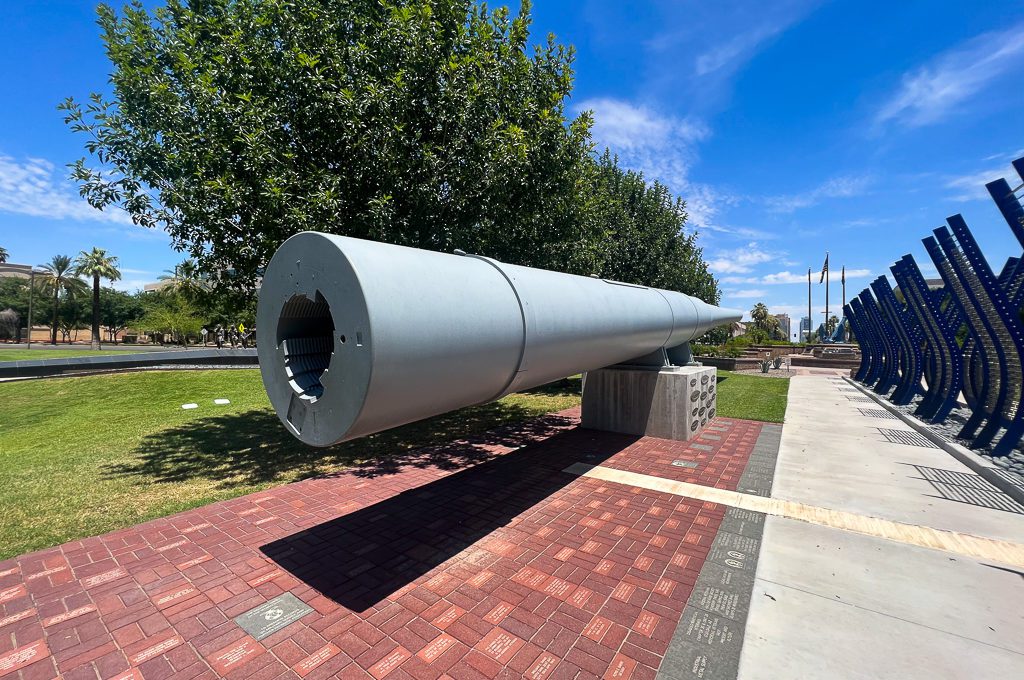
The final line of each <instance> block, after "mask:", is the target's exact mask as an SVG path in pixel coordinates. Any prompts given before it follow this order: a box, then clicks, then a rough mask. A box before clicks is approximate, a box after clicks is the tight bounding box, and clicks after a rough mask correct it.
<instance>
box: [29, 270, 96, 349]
mask: <svg viewBox="0 0 1024 680" xmlns="http://www.w3.org/2000/svg"><path fill="white" fill-rule="evenodd" d="M39 267H40V268H41V269H42V273H40V274H37V275H36V282H37V285H38V286H39V288H40V290H42V291H43V292H44V293H45V294H48V295H50V296H51V298H52V300H53V320H52V322H51V324H50V343H51V344H53V345H56V344H57V329H58V322H59V315H60V302H61V297H69V298H75V297H78V296H81V295H84V294H85V292H86V291H87V290H88V287H87V286H86V285H85V281H83V280H82V279H80V278H78V277H77V276H76V275H75V271H74V262H73V260H72V259H71V258H70V257H69V256H67V255H54V256H53V258H52V259H51V260H50V261H49V262H47V263H46V264H41V265H39ZM29 332H30V333H31V329H30V330H29Z"/></svg>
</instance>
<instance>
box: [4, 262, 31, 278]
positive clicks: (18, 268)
mask: <svg viewBox="0 0 1024 680" xmlns="http://www.w3.org/2000/svg"><path fill="white" fill-rule="evenodd" d="M30 276H32V265H30V264H14V263H13V262H4V263H3V264H0V278H14V279H27V278H29V277H30Z"/></svg>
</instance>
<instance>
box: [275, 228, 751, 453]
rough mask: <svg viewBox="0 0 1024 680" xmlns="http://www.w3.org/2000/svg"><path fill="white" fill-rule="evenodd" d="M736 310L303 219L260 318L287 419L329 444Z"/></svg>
mask: <svg viewBox="0 0 1024 680" xmlns="http://www.w3.org/2000/svg"><path fill="white" fill-rule="evenodd" d="M740 316H741V312H739V311H734V310H727V309H721V308H718V307H714V306H712V305H708V304H706V303H704V302H702V301H700V300H697V299H695V298H691V297H689V296H687V295H683V294H681V293H676V292H671V291H664V290H658V289H655V288H647V287H644V286H634V285H629V284H623V283H617V282H614V281H606V280H603V279H598V278H592V277H585V276H574V275H571V274H561V273H558V272H552V271H546V270H541V269H531V268H529V267H520V266H516V265H509V264H504V263H501V262H497V261H495V260H491V259H488V258H483V257H478V256H472V255H470V256H463V255H449V254H445V253H435V252H431V251H426V250H418V249H415V248H405V247H402V246H395V245H389V244H383V243H376V242H373V241H364V240H360V239H353V238H347V237H344V236H333V235H328V234H320V233H315V232H306V233H302V234H297V235H295V236H293V237H291V238H289V239H288V240H287V241H285V243H284V244H283V245H282V246H281V248H280V249H279V250H278V251H277V253H276V254H275V255H274V257H273V258H272V259H271V261H270V264H269V265H268V267H267V271H266V274H265V276H264V279H263V284H262V288H261V291H260V302H259V312H258V321H257V324H256V327H257V339H258V346H259V355H260V370H261V372H262V374H263V383H264V386H265V387H266V389H267V393H268V394H269V396H270V400H271V402H272V403H273V405H274V408H275V409H276V411H277V413H278V415H279V416H280V418H281V420H282V422H284V424H285V426H286V427H287V428H288V429H289V430H290V431H291V432H292V433H293V434H295V435H296V436H297V437H298V438H299V439H301V440H302V441H304V442H306V443H308V444H312V445H315V446H328V445H330V444H334V443H336V442H340V441H345V440H349V439H354V438H356V437H360V436H364V435H367V434H372V433H374V432H380V431H381V430H385V429H387V428H390V427H395V426H397V425H402V424H404V423H408V422H412V421H414V420H419V419H422V418H427V417H430V416H433V415H437V414H440V413H445V412H448V411H452V410H455V409H458V408H462V407H465V406H470V405H473V404H479V403H485V402H488V401H492V400H494V399H498V398H499V397H502V396H504V395H506V394H509V393H510V392H515V391H518V390H523V389H528V388H531V387H536V386H538V385H543V384H545V383H548V382H551V381H552V380H557V379H558V378H563V377H565V376H569V375H574V374H577V373H581V372H583V371H588V370H593V369H597V368H602V367H604V366H609V365H612V364H617V363H622V362H627V361H630V360H636V359H638V358H641V357H645V356H646V355H650V354H652V353H654V352H660V351H661V350H662V349H663V348H664V349H665V350H666V352H667V353H668V355H669V356H670V357H673V356H680V355H686V353H685V352H680V351H677V348H680V347H681V346H683V345H685V344H686V343H688V342H689V341H690V340H692V339H694V338H696V337H698V336H700V335H701V334H703V333H704V332H706V331H707V330H710V329H711V328H714V327H715V326H718V325H721V324H724V323H729V322H731V321H738V320H739V319H740ZM669 350H671V351H669Z"/></svg>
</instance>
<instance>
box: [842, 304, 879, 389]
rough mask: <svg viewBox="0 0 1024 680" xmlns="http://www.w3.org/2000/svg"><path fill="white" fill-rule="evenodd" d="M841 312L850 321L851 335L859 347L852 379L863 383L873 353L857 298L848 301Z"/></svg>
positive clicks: (870, 339)
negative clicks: (857, 363)
mask: <svg viewBox="0 0 1024 680" xmlns="http://www.w3.org/2000/svg"><path fill="white" fill-rule="evenodd" d="M843 311H844V313H845V314H846V318H847V319H849V320H850V326H851V327H852V328H853V333H854V335H855V336H857V342H858V344H859V345H860V367H859V368H858V369H857V372H856V373H855V374H854V376H853V379H854V380H856V381H857V382H865V381H866V379H867V376H868V374H869V373H871V361H872V359H873V356H874V353H875V351H874V347H873V339H872V338H871V333H870V331H869V330H868V328H867V326H866V324H865V322H864V320H863V318H862V315H863V313H864V310H863V308H862V307H860V301H859V300H858V299H857V298H853V299H852V300H850V302H849V303H847V305H846V306H845V307H843Z"/></svg>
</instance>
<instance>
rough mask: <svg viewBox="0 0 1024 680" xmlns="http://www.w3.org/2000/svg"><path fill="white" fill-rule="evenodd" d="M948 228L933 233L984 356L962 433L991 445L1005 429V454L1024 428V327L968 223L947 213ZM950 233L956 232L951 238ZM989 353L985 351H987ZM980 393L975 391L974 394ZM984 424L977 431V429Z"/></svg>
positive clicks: (977, 442) (981, 444)
mask: <svg viewBox="0 0 1024 680" xmlns="http://www.w3.org/2000/svg"><path fill="white" fill-rule="evenodd" d="M946 221H947V223H948V224H949V227H950V229H952V233H950V231H949V230H948V229H945V228H940V229H936V230H935V232H934V233H935V238H936V240H937V241H938V244H939V246H940V247H941V248H942V250H943V252H944V254H945V255H946V262H947V263H948V267H949V268H951V269H952V270H953V272H954V274H955V277H954V278H955V279H956V280H957V282H958V285H959V289H958V290H957V291H956V292H957V295H958V297H960V298H961V302H962V303H963V307H964V310H965V314H966V316H967V317H968V318H969V319H970V323H969V324H968V325H969V326H973V330H974V331H975V332H976V340H977V342H979V343H980V345H981V349H982V350H983V355H986V356H988V359H989V362H988V366H987V371H986V373H987V376H988V380H986V381H985V383H984V385H983V386H982V387H983V392H984V399H979V406H980V407H981V409H980V410H979V411H976V412H975V413H974V414H973V415H972V416H971V418H970V419H969V420H968V422H967V425H965V426H964V431H963V434H964V435H965V436H967V437H971V436H973V435H975V433H976V432H977V435H976V436H974V445H975V446H978V447H986V446H988V445H990V444H991V443H992V442H993V440H994V439H995V436H996V435H997V434H998V433H999V431H1000V429H1005V430H1006V431H1005V433H1004V435H1003V437H1002V438H1001V439H1000V441H999V442H998V444H997V445H996V448H995V449H994V451H993V452H994V453H995V454H997V455H1002V454H1005V453H1008V452H1009V451H1010V450H1011V449H1012V448H1013V447H1014V446H1015V445H1016V443H1017V442H1019V441H1020V437H1021V434H1022V433H1024V418H1022V416H1024V412H1021V410H1020V400H1021V392H1022V390H1024V374H1022V365H1024V360H1022V359H1024V328H1022V325H1021V322H1020V318H1019V316H1018V314H1017V309H1015V308H1013V307H1012V305H1011V302H1010V300H1009V299H1008V298H1007V296H1006V293H1005V291H1003V290H1002V288H1001V287H1000V286H999V283H998V281H997V279H996V277H995V275H994V274H993V272H992V270H991V268H990V267H989V265H988V262H987V261H986V260H985V258H984V256H983V255H982V253H981V250H980V248H978V244H977V242H976V241H975V239H974V236H973V235H972V234H971V232H970V229H968V227H967V223H966V222H964V220H963V218H962V217H961V216H960V215H953V216H952V217H949V218H947V220H946ZM954 236H955V237H956V238H955V240H954ZM989 355H990V356H989ZM979 396H980V395H979ZM982 423H984V426H983V427H982V428H981V430H980V432H979V431H977V428H978V427H979V426H981V425H982Z"/></svg>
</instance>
